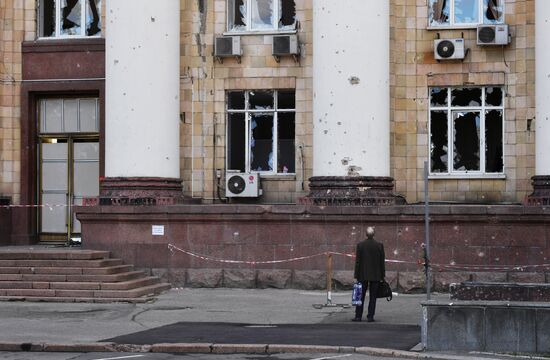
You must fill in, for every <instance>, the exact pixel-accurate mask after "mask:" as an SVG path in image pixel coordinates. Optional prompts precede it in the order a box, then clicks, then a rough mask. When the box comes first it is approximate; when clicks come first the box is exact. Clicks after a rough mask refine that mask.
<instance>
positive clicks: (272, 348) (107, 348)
mask: <svg viewBox="0 0 550 360" xmlns="http://www.w3.org/2000/svg"><path fill="white" fill-rule="evenodd" d="M0 351H6V352H83V353H87V352H133V353H149V352H152V353H171V354H210V353H211V354H256V355H260V354H265V355H270V354H278V353H325V354H331V353H340V354H342V353H343V354H353V353H356V354H363V355H372V356H381V357H396V358H402V359H430V360H468V359H471V357H469V356H456V355H444V354H429V353H416V352H412V351H403V350H392V349H381V348H371V347H351V346H322V345H285V344H212V343H160V344H152V345H136V344H115V343H111V342H97V343H81V344H79V343H72V344H55V343H16V342H13V343H11V342H3V343H0Z"/></svg>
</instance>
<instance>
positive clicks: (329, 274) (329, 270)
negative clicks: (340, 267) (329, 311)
mask: <svg viewBox="0 0 550 360" xmlns="http://www.w3.org/2000/svg"><path fill="white" fill-rule="evenodd" d="M327 304H329V305H330V304H332V254H328V256H327Z"/></svg>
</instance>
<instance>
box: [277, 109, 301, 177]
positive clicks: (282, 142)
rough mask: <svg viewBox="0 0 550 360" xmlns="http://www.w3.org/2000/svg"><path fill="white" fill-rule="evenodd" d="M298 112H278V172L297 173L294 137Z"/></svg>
mask: <svg viewBox="0 0 550 360" xmlns="http://www.w3.org/2000/svg"><path fill="white" fill-rule="evenodd" d="M295 118H296V114H295V113H293V112H288V113H278V119H277V121H278V124H277V125H278V126H277V129H278V130H277V131H278V136H279V139H278V147H277V149H278V156H277V159H278V164H277V172H278V173H283V174H285V173H291V174H292V173H295V172H296V168H295V164H294V157H295V155H294V151H295V150H294V149H295V146H294V139H295V128H296V120H295Z"/></svg>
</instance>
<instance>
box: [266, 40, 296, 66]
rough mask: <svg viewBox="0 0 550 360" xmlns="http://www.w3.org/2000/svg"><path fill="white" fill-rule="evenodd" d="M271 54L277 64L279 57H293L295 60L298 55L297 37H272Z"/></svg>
mask: <svg viewBox="0 0 550 360" xmlns="http://www.w3.org/2000/svg"><path fill="white" fill-rule="evenodd" d="M272 54H273V56H274V57H275V59H276V60H277V62H278V61H279V58H280V57H281V56H294V59H295V60H296V58H297V56H298V55H300V43H299V41H298V35H275V36H273V49H272Z"/></svg>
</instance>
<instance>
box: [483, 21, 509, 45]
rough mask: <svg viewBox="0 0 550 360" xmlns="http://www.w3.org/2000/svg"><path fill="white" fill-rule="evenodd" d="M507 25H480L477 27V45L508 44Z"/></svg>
mask: <svg viewBox="0 0 550 360" xmlns="http://www.w3.org/2000/svg"><path fill="white" fill-rule="evenodd" d="M510 40H511V39H510V32H509V31H508V25H506V24H505V25H480V26H478V27H477V44H478V45H508V44H509V43H510Z"/></svg>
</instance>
